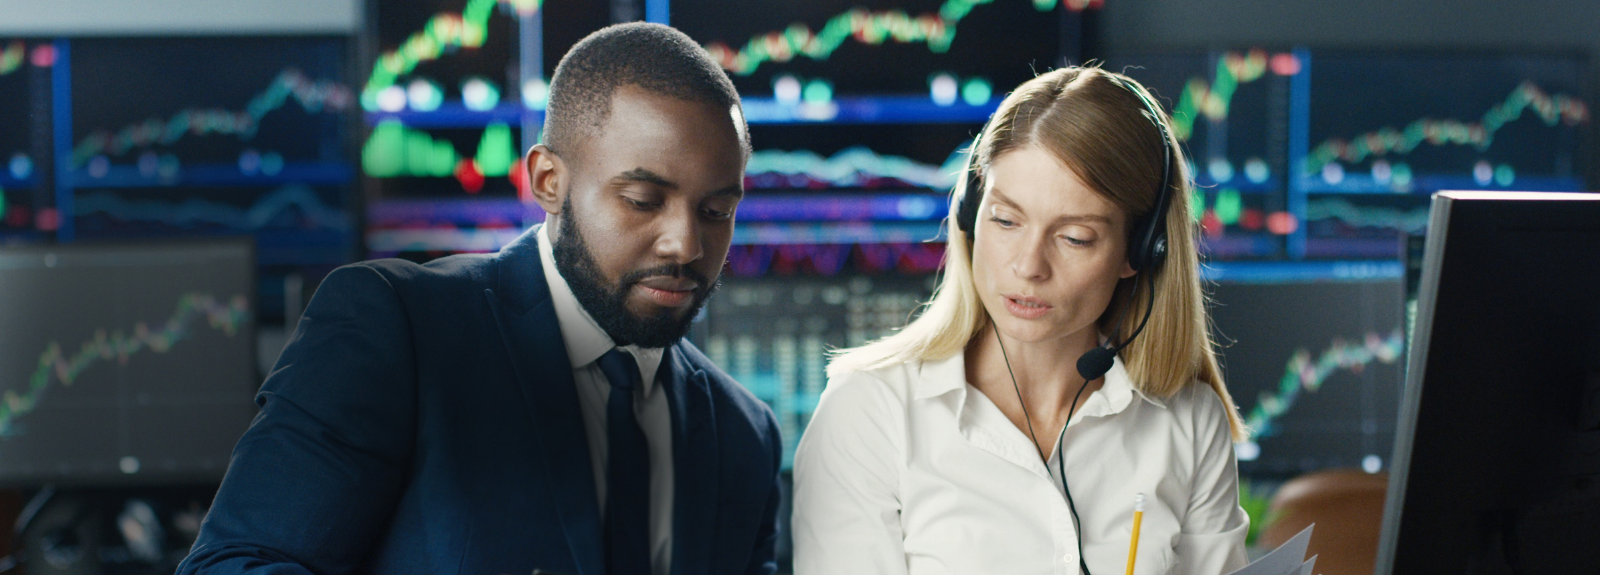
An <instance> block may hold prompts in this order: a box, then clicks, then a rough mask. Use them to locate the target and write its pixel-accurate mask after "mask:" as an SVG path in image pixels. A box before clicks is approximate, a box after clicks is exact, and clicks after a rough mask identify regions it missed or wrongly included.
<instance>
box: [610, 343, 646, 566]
mask: <svg viewBox="0 0 1600 575" xmlns="http://www.w3.org/2000/svg"><path fill="white" fill-rule="evenodd" d="M600 371H601V372H604V373H605V374H606V379H608V380H610V381H611V393H610V399H608V400H606V442H607V445H608V446H609V447H608V450H609V452H610V456H609V461H608V462H607V464H606V518H605V520H606V524H605V530H606V532H605V538H606V540H605V544H606V574H607V575H651V573H650V451H649V446H648V445H647V444H646V443H645V440H644V431H642V430H640V429H639V420H638V419H636V418H635V417H634V415H633V390H634V388H636V387H638V386H639V364H638V362H636V361H635V360H634V359H633V356H632V355H629V354H628V353H627V352H624V351H622V350H621V349H616V348H612V350H611V351H608V352H606V354H605V355H603V356H600Z"/></svg>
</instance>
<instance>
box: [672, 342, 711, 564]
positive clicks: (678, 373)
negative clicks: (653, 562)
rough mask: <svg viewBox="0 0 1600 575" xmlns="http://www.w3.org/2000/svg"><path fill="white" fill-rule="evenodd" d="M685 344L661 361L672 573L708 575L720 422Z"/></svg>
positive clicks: (708, 386) (701, 376) (708, 389)
mask: <svg viewBox="0 0 1600 575" xmlns="http://www.w3.org/2000/svg"><path fill="white" fill-rule="evenodd" d="M681 346H682V344H679V345H675V346H672V347H671V348H668V349H667V354H666V356H665V357H664V358H663V359H662V361H663V362H664V363H665V365H666V366H670V369H671V370H672V371H671V373H670V377H668V378H666V381H665V383H666V386H667V403H668V404H669V405H670V406H671V408H672V458H673V462H672V469H673V485H674V486H675V488H674V490H673V491H674V492H673V499H672V573H673V575H688V574H692V573H705V572H707V571H708V570H709V568H710V566H711V555H712V537H713V535H714V533H713V530H714V529H715V527H716V519H717V478H718V475H719V472H718V469H719V463H718V456H719V454H718V450H717V440H716V437H717V422H716V417H715V414H714V412H713V411H712V406H711V390H710V384H709V382H707V381H706V373H705V372H704V371H702V370H699V369H695V368H694V366H693V365H691V364H690V363H689V362H688V361H687V359H686V358H685V357H684V354H683V351H682V349H680V348H681Z"/></svg>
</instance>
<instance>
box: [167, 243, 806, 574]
mask: <svg viewBox="0 0 1600 575" xmlns="http://www.w3.org/2000/svg"><path fill="white" fill-rule="evenodd" d="M662 361H663V363H664V367H663V369H665V370H669V371H670V377H666V378H665V379H664V381H663V383H664V389H665V390H666V393H667V397H668V403H669V405H670V406H671V412H672V453H673V473H674V486H675V487H674V489H675V492H674V496H673V524H672V573H673V575H698V574H729V575H732V574H746V573H773V572H775V571H776V570H777V568H776V563H775V561H774V557H773V555H774V549H773V545H774V529H775V527H776V525H775V521H776V514H777V508H778V471H779V465H780V458H781V457H782V448H781V446H780V443H779V438H778V427H777V423H776V420H775V419H774V418H773V416H772V412H771V410H769V409H768V408H767V407H766V405H765V404H762V403H761V402H760V401H758V400H756V399H755V397H754V396H752V395H751V394H750V393H749V392H747V391H746V390H744V389H743V388H742V387H740V386H739V385H738V384H737V383H736V382H734V381H733V380H732V379H731V378H729V377H728V376H727V375H726V374H724V373H723V372H722V371H721V370H719V369H717V368H716V367H715V366H713V365H712V364H711V362H710V361H708V360H707V359H706V358H705V356H704V355H701V354H700V352H699V350H697V349H695V347H694V346H693V345H691V344H689V343H688V342H682V343H679V344H677V345H675V346H673V347H671V348H669V349H668V350H667V353H666V355H665V357H664V358H663V360H662ZM568 364H569V362H568V361H567V352H566V346H565V344H564V343H563V342H562V338H561V332H560V329H559V327H558V325H557V323H556V314H555V310H554V308H553V307H552V305H551V301H550V290H549V287H548V285H547V284H546V283H545V275H544V270H543V268H542V267H541V265H540V263H539V250H538V244H537V243H536V240H535V238H534V236H533V234H532V233H528V234H524V235H523V236H522V237H521V238H520V239H518V240H517V241H516V242H514V243H513V244H512V245H510V246H507V247H506V248H505V249H504V250H502V251H501V252H500V253H498V254H493V255H464V256H452V257H447V258H443V259H440V260H437V261H434V262H432V263H429V264H427V265H416V264H413V263H409V262H405V261H400V260H382V261H374V262H364V263H359V264H354V265H349V266H345V267H342V268H339V269H338V270H335V271H334V272H333V273H332V274H330V275H329V276H328V277H327V279H326V280H324V281H323V283H322V285H321V286H320V287H319V288H318V290H317V293H316V296H315V297H313V298H312V300H311V303H310V305H309V306H308V307H307V309H306V312H305V314H304V316H303V317H302V319H301V320H300V324H299V326H298V328H297V329H296V330H295V333H294V336H293V337H292V338H291V340H290V342H289V345H288V347H287V348H285V349H284V351H283V355H282V356H281V357H280V358H279V360H278V364H277V366H276V367H275V368H274V369H273V371H272V374H271V375H270V376H269V377H268V378H267V380H266V382H265V384H263V385H262V387H261V392H260V393H259V394H258V395H257V397H256V403H257V404H259V405H260V407H261V411H260V413H259V415H257V416H256V419H255V422H254V423H253V424H251V426H250V429H249V431H248V432H246V433H245V435H244V437H243V438H242V439H240V440H239V444H238V446H237V447H235V449H234V453H233V459H232V462H231V464H230V465H229V467H228V473H227V476H226V478H225V479H224V480H223V483H222V487H221V490H220V491H219V492H218V493H217V497H216V501H215V503H214V504H213V506H212V507H211V511H210V513H209V514H208V515H207V517H206V520H205V522H204V524H203V525H202V527H201V530H200V536H199V539H198V540H197V541H196V542H195V544H194V548H193V549H192V550H191V551H190V554H189V557H188V558H187V559H185V560H184V562H183V564H182V565H181V566H180V567H179V568H178V573H179V574H180V575H182V574H188V573H244V572H251V573H286V574H287V573H308V572H309V573H316V574H319V575H325V574H336V573H427V574H429V575H442V574H445V573H463V574H474V575H476V574H484V575H495V574H511V575H526V574H528V573H530V572H531V571H532V570H533V569H536V568H537V569H544V570H549V571H556V572H561V573H570V574H572V575H599V574H602V573H604V572H605V560H604V551H603V545H602V539H601V518H600V515H599V512H598V503H597V500H596V496H595V479H594V473H593V471H592V468H591V467H590V462H589V447H588V443H587V442H586V440H585V437H584V428H583V422H582V419H581V416H580V415H579V411H578V396H577V390H576V388H575V387H574V384H573V379H572V366H570V365H568Z"/></svg>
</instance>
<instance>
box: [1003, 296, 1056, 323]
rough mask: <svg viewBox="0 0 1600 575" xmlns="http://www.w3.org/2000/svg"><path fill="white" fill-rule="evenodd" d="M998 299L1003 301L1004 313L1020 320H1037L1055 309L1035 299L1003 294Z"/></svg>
mask: <svg viewBox="0 0 1600 575" xmlns="http://www.w3.org/2000/svg"><path fill="white" fill-rule="evenodd" d="M1000 297H1001V298H1002V299H1004V300H1005V304H1006V311H1008V312H1011V315H1014V316H1016V317H1018V318H1022V319H1039V318H1041V317H1044V314H1047V313H1050V310H1051V309H1052V308H1054V307H1055V306H1052V305H1050V304H1047V303H1045V302H1044V300H1042V299H1039V298H1036V297H1029V296H1021V295H1005V294H1001V296H1000Z"/></svg>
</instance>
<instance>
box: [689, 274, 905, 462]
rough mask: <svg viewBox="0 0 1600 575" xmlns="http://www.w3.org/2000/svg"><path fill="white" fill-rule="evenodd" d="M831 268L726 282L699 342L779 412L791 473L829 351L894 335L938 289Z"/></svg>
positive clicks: (699, 331)
mask: <svg viewBox="0 0 1600 575" xmlns="http://www.w3.org/2000/svg"><path fill="white" fill-rule="evenodd" d="M842 251H843V252H844V253H845V254H846V255H848V253H849V252H850V250H849V249H848V248H846V249H844V250H842ZM841 264H846V262H843V261H841ZM807 265H810V262H807ZM824 265H825V266H826V267H828V268H829V269H827V270H825V271H829V272H832V275H825V274H822V273H816V270H815V269H814V268H807V269H805V270H804V271H807V272H811V273H805V274H796V273H795V272H794V271H792V270H791V272H790V273H789V274H782V273H778V272H774V273H772V274H771V275H767V276H764V277H734V278H728V279H726V280H724V282H723V283H724V285H723V286H722V288H721V289H720V290H719V293H718V294H717V296H716V297H714V298H712V299H711V302H710V303H709V304H708V306H707V308H706V311H705V318H704V319H703V320H702V321H701V322H700V324H698V325H697V326H696V328H695V332H694V333H693V334H692V336H691V337H693V338H694V339H695V343H696V345H698V346H699V347H700V348H701V349H702V350H704V351H705V353H706V357H708V358H710V359H711V361H712V362H713V363H715V364H717V365H719V366H722V367H723V369H724V370H725V371H727V372H728V375H731V376H733V378H734V379H735V380H737V381H738V382H739V383H740V384H742V385H744V386H745V387H747V388H749V389H750V391H751V392H752V393H754V394H755V395H756V397H758V398H760V399H761V400H762V401H765V402H767V404H769V405H771V406H772V409H773V413H774V414H775V415H777V417H778V426H779V429H780V431H781V432H782V434H783V441H784V445H783V447H784V449H783V465H784V468H785V469H787V468H788V467H790V466H791V465H792V464H793V462H794V448H795V446H796V445H797V444H798V442H799V440H800V435H801V434H802V433H803V432H804V431H805V427H806V424H807V423H809V422H810V421H811V414H812V412H814V411H816V407H817V400H818V399H819V398H820V397H821V395H822V389H823V387H824V386H825V385H826V383H827V375H826V373H825V370H826V367H827V359H828V358H827V355H826V352H827V351H828V350H831V349H838V348H844V347H851V346H857V345H861V344H863V343H866V342H867V341H870V340H873V339H877V338H879V337H882V336H885V335H889V334H890V333H892V332H893V331H894V330H897V329H899V328H900V327H902V326H904V325H905V324H906V323H907V322H908V321H910V319H911V318H912V317H913V315H912V314H913V312H914V311H915V310H916V309H917V306H918V305H919V304H920V303H921V302H923V301H924V300H926V299H927V297H928V295H929V294H931V293H932V291H933V280H932V278H933V276H932V275H931V274H925V273H924V274H909V273H902V274H882V273H870V266H863V267H859V268H858V267H855V266H853V265H830V264H824ZM891 269H893V268H891Z"/></svg>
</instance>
